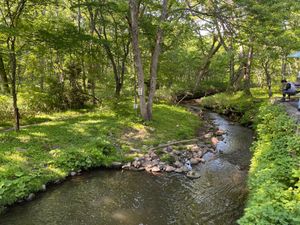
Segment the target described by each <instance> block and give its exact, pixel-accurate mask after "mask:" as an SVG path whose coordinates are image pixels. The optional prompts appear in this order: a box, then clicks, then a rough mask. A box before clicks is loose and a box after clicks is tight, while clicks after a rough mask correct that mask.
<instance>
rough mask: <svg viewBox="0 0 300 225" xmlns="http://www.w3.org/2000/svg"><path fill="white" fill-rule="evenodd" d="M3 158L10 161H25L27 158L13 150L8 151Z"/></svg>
mask: <svg viewBox="0 0 300 225" xmlns="http://www.w3.org/2000/svg"><path fill="white" fill-rule="evenodd" d="M3 158H4V159H5V160H7V161H10V162H12V163H18V164H20V163H26V162H27V160H28V158H27V157H25V156H23V155H21V154H20V153H19V152H14V153H10V154H6V155H5V156H4V157H3Z"/></svg>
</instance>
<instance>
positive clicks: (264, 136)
mask: <svg viewBox="0 0 300 225" xmlns="http://www.w3.org/2000/svg"><path fill="white" fill-rule="evenodd" d="M252 95H253V96H251V97H249V96H245V95H243V94H242V92H238V93H235V94H228V93H220V94H217V95H214V96H209V97H206V98H204V99H203V100H202V101H201V105H202V106H204V107H207V108H211V109H214V110H216V111H217V112H220V113H224V114H232V113H233V114H235V115H237V116H238V118H239V119H240V121H242V122H244V123H245V124H249V123H254V127H255V129H256V131H257V139H258V140H257V141H256V142H255V143H254V144H253V146H252V151H253V158H252V161H251V167H250V168H251V169H250V172H249V179H248V187H249V190H250V193H249V199H248V202H247V206H246V209H245V214H244V216H243V217H242V218H241V219H240V220H239V224H241V225H254V224H257V225H274V224H285V225H296V224H300V164H299V162H300V136H299V134H296V129H297V128H296V126H297V125H296V123H295V121H293V120H292V119H291V118H289V117H288V115H287V114H286V113H285V112H284V109H282V108H281V107H279V106H275V105H270V104H268V103H267V96H266V95H264V94H263V93H261V92H258V91H257V90H252ZM298 129H299V128H298Z"/></svg>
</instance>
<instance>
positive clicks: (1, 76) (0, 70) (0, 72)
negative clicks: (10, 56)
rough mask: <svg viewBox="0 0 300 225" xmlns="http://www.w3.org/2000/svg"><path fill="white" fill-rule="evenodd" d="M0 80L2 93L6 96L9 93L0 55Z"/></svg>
mask: <svg viewBox="0 0 300 225" xmlns="http://www.w3.org/2000/svg"><path fill="white" fill-rule="evenodd" d="M0 80H1V81H2V86H3V91H4V92H5V93H6V94H8V93H10V90H9V85H8V78H7V73H6V70H5V67H4V62H3V58H2V55H1V54H0Z"/></svg>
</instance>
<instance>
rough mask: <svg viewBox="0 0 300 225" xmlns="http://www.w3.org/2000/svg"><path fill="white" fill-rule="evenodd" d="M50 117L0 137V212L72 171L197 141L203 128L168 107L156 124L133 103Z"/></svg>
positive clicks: (158, 111)
mask: <svg viewBox="0 0 300 225" xmlns="http://www.w3.org/2000/svg"><path fill="white" fill-rule="evenodd" d="M48 118H49V120H51V121H49V122H44V123H41V124H39V125H33V126H29V127H26V128H23V129H21V131H20V132H19V133H15V132H13V131H11V132H1V133H0V211H1V209H3V208H4V206H5V205H9V204H12V203H14V202H15V201H17V200H19V199H23V198H26V197H27V196H28V195H29V193H32V192H35V191H38V190H41V189H42V186H43V185H44V184H47V183H49V182H52V181H56V180H60V179H63V178H64V177H66V176H68V174H69V173H70V172H71V171H78V170H80V169H88V168H91V167H98V166H109V165H110V164H111V163H112V162H113V161H120V160H124V156H123V153H124V151H126V150H128V149H130V147H141V146H143V145H156V144H159V143H164V142H167V141H169V140H179V139H185V138H191V137H194V136H195V134H196V132H195V131H196V128H197V127H199V125H200V122H199V120H198V118H197V117H196V116H195V115H193V114H191V113H189V112H187V111H186V110H185V109H183V108H181V107H173V106H169V105H165V104H158V105H156V106H155V107H154V120H153V121H152V122H149V123H143V122H142V121H141V120H140V119H139V118H138V117H137V116H136V113H135V112H134V111H133V110H132V103H131V102H128V101H125V102H122V103H119V104H117V103H111V104H110V105H109V106H107V107H102V108H98V109H95V110H93V111H92V112H91V111H90V112H87V111H85V110H82V111H68V112H63V113H55V114H52V115H48Z"/></svg>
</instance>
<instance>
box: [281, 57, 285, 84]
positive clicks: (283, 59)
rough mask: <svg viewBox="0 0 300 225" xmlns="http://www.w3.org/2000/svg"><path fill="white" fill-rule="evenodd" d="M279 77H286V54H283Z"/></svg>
mask: <svg viewBox="0 0 300 225" xmlns="http://www.w3.org/2000/svg"><path fill="white" fill-rule="evenodd" d="M281 77H282V79H285V78H286V55H284V56H283V58H282V62H281Z"/></svg>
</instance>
